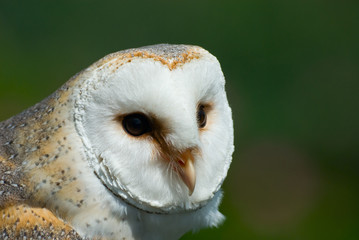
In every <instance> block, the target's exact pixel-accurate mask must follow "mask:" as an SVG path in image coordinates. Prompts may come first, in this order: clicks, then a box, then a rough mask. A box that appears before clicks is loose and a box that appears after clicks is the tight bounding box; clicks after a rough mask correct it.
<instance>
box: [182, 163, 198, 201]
mask: <svg viewBox="0 0 359 240" xmlns="http://www.w3.org/2000/svg"><path fill="white" fill-rule="evenodd" d="M180 166H181V169H180V171H179V173H180V177H181V179H182V181H183V182H184V184H186V186H187V188H188V195H189V196H192V194H193V192H194V188H195V186H196V171H195V169H194V165H193V161H192V159H187V160H186V161H184V164H180Z"/></svg>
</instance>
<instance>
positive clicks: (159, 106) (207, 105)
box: [74, 44, 234, 213]
mask: <svg viewBox="0 0 359 240" xmlns="http://www.w3.org/2000/svg"><path fill="white" fill-rule="evenodd" d="M76 84H78V87H77V88H76V89H77V92H76V94H75V95H74V96H76V99H75V110H74V116H75V124H76V128H77V131H78V133H79V134H80V136H81V139H82V142H83V143H84V152H85V153H86V158H87V159H88V161H89V164H90V166H91V167H92V168H93V170H94V173H95V175H96V176H97V178H98V179H99V181H101V182H102V184H103V185H105V186H106V188H107V189H108V190H109V191H110V192H111V193H112V194H113V195H114V196H116V197H118V198H121V199H122V200H124V201H125V202H127V203H129V204H131V205H133V206H134V207H136V208H139V209H142V210H145V211H149V212H155V213H168V212H178V213H181V212H186V211H193V210H196V209H198V208H201V207H202V206H204V205H205V204H206V203H207V202H208V201H210V200H211V199H212V198H213V197H214V196H215V195H216V193H217V192H219V190H220V187H221V185H222V182H223V180H224V179H225V177H226V175H227V171H228V168H229V165H230V163H231V155H232V152H233V149H234V147H233V122H232V116H231V109H230V107H229V105H228V101H227V97H226V92H225V88H224V87H225V80H224V76H223V74H222V71H221V67H220V64H219V62H218V61H217V59H216V58H215V57H214V56H213V55H211V54H210V53H208V52H207V51H206V50H204V49H202V48H200V47H197V46H187V45H168V44H161V45H155V46H148V47H143V48H137V49H129V50H125V51H121V52H117V53H114V54H110V55H108V56H106V57H104V58H103V59H101V60H99V61H98V62H96V63H95V64H93V65H92V66H90V67H89V68H88V69H86V70H84V71H83V72H82V73H81V74H80V76H79V77H78V79H77V83H76Z"/></svg>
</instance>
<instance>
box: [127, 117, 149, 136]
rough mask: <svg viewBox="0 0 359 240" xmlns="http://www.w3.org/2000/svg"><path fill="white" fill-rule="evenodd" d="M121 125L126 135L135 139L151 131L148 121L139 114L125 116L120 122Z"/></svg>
mask: <svg viewBox="0 0 359 240" xmlns="http://www.w3.org/2000/svg"><path fill="white" fill-rule="evenodd" d="M122 125H123V128H124V129H125V130H126V132H127V133H128V134H130V135H132V136H135V137H138V136H141V135H143V134H145V133H146V132H149V131H151V126H150V120H149V119H148V118H147V117H146V116H145V115H143V114H140V113H134V114H130V115H127V116H125V117H124V118H123V120H122Z"/></svg>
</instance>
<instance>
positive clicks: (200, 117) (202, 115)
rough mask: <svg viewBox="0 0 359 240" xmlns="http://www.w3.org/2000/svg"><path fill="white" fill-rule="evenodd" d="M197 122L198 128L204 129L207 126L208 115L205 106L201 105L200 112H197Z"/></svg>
mask: <svg viewBox="0 0 359 240" xmlns="http://www.w3.org/2000/svg"><path fill="white" fill-rule="evenodd" d="M197 122H198V127H200V128H204V127H205V126H206V123H207V115H206V112H205V111H204V106H203V105H200V106H199V107H198V110H197Z"/></svg>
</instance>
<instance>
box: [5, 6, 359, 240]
mask: <svg viewBox="0 0 359 240" xmlns="http://www.w3.org/2000/svg"><path fill="white" fill-rule="evenodd" d="M155 43H186V44H195V45H200V46H202V47H204V48H206V49H208V50H209V51H210V52H211V53H213V54H214V55H215V56H217V58H218V59H219V60H220V62H221V64H222V68H223V71H224V73H225V75H226V78H227V85H226V89H227V92H228V97H229V100H230V104H231V106H232V109H233V114H234V120H235V145H236V152H235V154H234V158H233V163H232V166H231V169H230V171H229V175H228V178H227V180H226V182H225V184H224V191H225V197H224V200H223V204H222V205H221V210H222V212H223V213H224V214H225V215H226V216H227V220H226V222H225V223H224V224H223V225H222V226H220V227H219V228H218V229H207V230H201V231H200V232H198V233H195V234H191V233H189V234H187V235H185V236H184V237H183V239H192V238H193V239H249V240H251V239H298V240H299V239H353V240H354V239H359V207H358V203H359V185H358V183H359V153H358V150H359V139H358V135H359V127H358V124H359V114H358V110H359V94H358V90H359V2H358V1H346V0H344V1H319V0H311V1H309V0H286V1H285V0H283V1H279V0H277V1H270V0H237V1H234V0H233V1H229V0H221V1H219V0H218V1H204V0H197V1H193V0H192V1H190V0H184V1H165V0H152V1H136V0H133V1H129V0H128V1H93V0H86V1H85V0H78V1H76V0H71V1H70V0H68V1H16V0H12V1H10V0H8V1H5V0H1V1H0V110H1V111H0V121H1V120H5V119H6V118H8V117H10V116H12V115H14V114H16V113H19V112H20V111H22V110H23V109H25V108H27V107H29V106H31V105H33V104H35V103H36V102H38V101H40V100H41V99H43V98H45V97H46V96H48V95H49V94H50V93H52V92H53V91H55V90H56V89H57V88H58V87H59V86H61V85H62V84H63V83H64V82H65V81H66V80H67V79H69V78H70V77H71V76H72V75H74V74H75V73H77V72H79V71H80V70H81V69H83V68H85V67H87V66H88V65H89V64H91V63H92V62H94V61H96V60H97V59H99V58H101V57H102V56H104V55H106V54H108V53H111V52H114V51H118V50H121V49H126V48H131V47H139V46H143V45H149V44H155ZM164 227H165V226H164Z"/></svg>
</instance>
